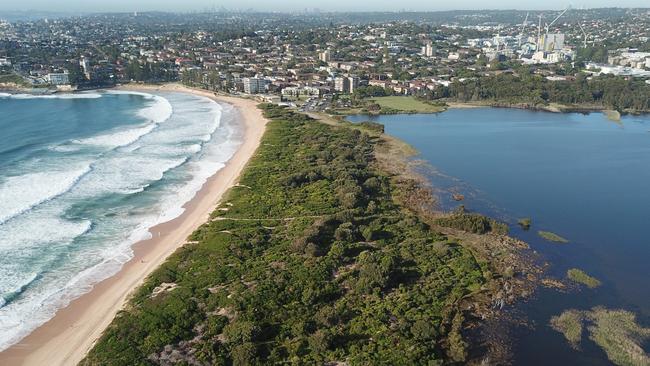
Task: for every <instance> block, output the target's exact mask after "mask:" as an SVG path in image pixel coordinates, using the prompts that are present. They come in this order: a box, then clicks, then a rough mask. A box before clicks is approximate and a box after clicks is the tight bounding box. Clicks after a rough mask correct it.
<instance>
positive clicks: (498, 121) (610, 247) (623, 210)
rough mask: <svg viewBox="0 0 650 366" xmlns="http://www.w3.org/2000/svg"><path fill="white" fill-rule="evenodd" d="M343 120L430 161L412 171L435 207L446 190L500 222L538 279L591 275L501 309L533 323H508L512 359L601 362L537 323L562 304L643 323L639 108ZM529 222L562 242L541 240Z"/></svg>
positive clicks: (646, 316) (644, 175) (644, 222)
mask: <svg viewBox="0 0 650 366" xmlns="http://www.w3.org/2000/svg"><path fill="white" fill-rule="evenodd" d="M348 119H349V120H351V121H352V122H360V121H364V120H372V121H374V122H378V123H381V124H384V125H385V129H386V133H388V134H390V135H393V136H395V137H398V138H400V139H402V140H404V141H406V142H408V143H409V144H411V145H412V146H414V147H415V148H416V149H417V150H418V151H419V155H418V156H416V157H415V158H416V159H423V160H425V161H426V162H427V163H428V164H429V165H430V166H431V167H433V168H432V169H426V170H423V171H424V173H426V175H427V177H428V178H429V179H430V180H431V181H432V183H433V186H434V187H436V188H439V189H440V192H438V194H439V196H440V204H441V205H442V207H443V208H445V209H452V208H453V207H455V206H457V205H458V204H459V202H455V201H454V200H453V199H451V195H452V193H456V192H458V193H461V194H463V195H464V196H465V200H464V201H463V202H462V204H464V205H465V206H466V207H467V208H469V209H470V210H474V211H478V212H481V213H484V214H487V215H490V216H493V217H496V218H499V219H502V220H504V221H506V222H508V223H509V224H510V227H511V232H512V234H513V236H515V237H518V238H520V239H522V240H524V241H526V242H528V243H530V244H531V247H532V248H533V249H534V250H536V251H538V252H539V253H541V254H542V257H543V259H544V260H547V261H548V262H549V263H550V264H551V266H550V268H549V271H548V275H549V276H554V277H558V278H562V277H564V276H565V274H566V271H567V270H568V269H569V268H574V267H576V268H581V269H583V270H585V271H586V272H587V273H589V274H591V275H593V276H594V277H596V278H598V279H600V280H601V281H602V282H603V285H602V286H601V287H599V288H596V289H586V288H585V289H582V290H581V291H579V292H570V293H560V292H557V291H555V290H549V289H543V288H542V289H540V290H539V291H538V293H537V295H536V297H535V298H534V299H532V300H530V301H529V302H527V303H523V304H520V305H518V306H517V308H516V309H511V310H510V311H513V312H514V311H523V312H524V313H525V314H526V315H527V317H528V319H529V320H530V321H531V323H532V324H533V327H532V328H526V327H519V328H514V329H511V333H512V335H513V337H512V339H513V342H514V343H513V345H512V346H513V351H514V362H515V364H527V365H536V364H548V362H549V361H557V362H562V363H563V364H574V365H576V364H590V365H594V364H603V365H605V364H610V363H609V362H608V361H607V358H606V356H605V354H604V352H602V351H601V350H600V349H599V348H597V347H596V346H595V345H593V344H591V343H590V342H587V343H585V344H584V347H583V349H582V351H575V350H573V349H571V347H570V346H569V345H568V344H567V342H565V341H564V339H563V338H562V335H561V334H559V333H557V332H555V331H553V330H552V329H551V328H550V327H549V326H548V322H549V320H550V318H551V317H552V316H553V315H557V314H559V313H561V312H562V311H563V310H566V309H569V308H578V309H589V308H591V307H592V306H597V305H604V306H607V307H611V308H623V309H625V310H629V311H632V312H634V313H636V315H637V320H638V321H639V323H641V324H642V325H646V326H647V325H648V324H650V291H648V290H647V280H648V278H649V276H648V269H647V268H648V267H647V263H648V262H649V261H650V236H649V235H648V234H647V228H648V224H649V223H650V188H648V187H649V184H650V117H647V116H624V117H623V118H622V120H621V122H620V123H616V122H612V121H610V120H608V119H607V118H606V117H605V116H604V115H602V114H600V113H592V114H578V113H568V114H555V113H548V112H534V111H526V110H516V109H499V108H476V109H451V110H449V111H447V112H444V113H440V114H416V115H385V116H373V117H369V116H351V117H349V118H348ZM524 217H530V218H532V227H531V229H530V231H524V230H522V229H521V228H519V227H518V225H516V223H517V221H518V219H520V218H524ZM538 231H550V232H554V233H557V234H558V235H560V236H562V237H564V238H567V239H568V240H569V243H567V244H557V243H552V242H548V241H546V240H544V239H542V238H540V237H539V236H538V235H537V232H538ZM646 351H647V350H646Z"/></svg>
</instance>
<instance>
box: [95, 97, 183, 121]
mask: <svg viewBox="0 0 650 366" xmlns="http://www.w3.org/2000/svg"><path fill="white" fill-rule="evenodd" d="M105 93H106V94H115V95H138V96H141V97H143V98H145V99H153V100H154V103H153V104H152V105H150V106H148V107H146V108H143V109H141V110H140V111H138V115H139V116H140V117H142V118H145V119H147V120H149V121H152V122H155V123H161V122H164V121H166V120H168V119H169V117H171V115H172V113H173V112H174V108H173V107H172V105H171V103H169V101H168V100H167V99H165V98H163V97H161V96H159V95H153V94H149V93H143V92H137V91H130V90H108V91H105Z"/></svg>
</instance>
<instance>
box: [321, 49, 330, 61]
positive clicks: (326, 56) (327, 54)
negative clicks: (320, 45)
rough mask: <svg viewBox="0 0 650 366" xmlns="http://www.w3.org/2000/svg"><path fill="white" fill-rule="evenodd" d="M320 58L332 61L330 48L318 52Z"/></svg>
mask: <svg viewBox="0 0 650 366" xmlns="http://www.w3.org/2000/svg"><path fill="white" fill-rule="evenodd" d="M318 59H319V60H320V61H322V62H330V60H331V59H332V55H331V53H330V50H325V51H323V52H320V53H319V54H318Z"/></svg>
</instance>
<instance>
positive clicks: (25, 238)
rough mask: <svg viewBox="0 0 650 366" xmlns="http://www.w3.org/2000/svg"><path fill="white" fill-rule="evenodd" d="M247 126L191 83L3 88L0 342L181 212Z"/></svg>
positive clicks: (98, 276)
mask: <svg viewBox="0 0 650 366" xmlns="http://www.w3.org/2000/svg"><path fill="white" fill-rule="evenodd" d="M242 132H243V131H242V130H241V127H240V125H239V122H238V120H237V112H236V110H235V109H234V108H233V107H232V106H230V105H227V104H218V103H216V102H214V101H212V100H210V99H208V98H204V97H200V96H195V95H190V94H185V93H173V92H164V93H163V92H160V93H158V92H156V93H155V95H154V94H148V93H138V92H130V91H101V92H85V93H78V94H60V95H59V94H57V95H47V96H33V95H9V94H4V93H0V350H3V349H6V348H7V347H9V346H10V345H11V344H14V343H16V342H17V341H19V340H20V339H21V338H22V337H24V336H26V335H27V334H29V332H31V331H32V330H33V329H35V328H36V327H38V326H39V325H41V324H43V323H44V322H46V321H47V320H49V319H50V318H51V317H52V316H53V315H54V314H55V312H56V310H57V309H59V308H61V307H63V306H65V305H66V304H68V303H69V302H70V301H71V300H73V299H74V298H76V297H78V296H80V295H81V294H83V293H85V292H87V291H89V290H90V289H91V287H92V285H93V284H94V283H97V282H99V281H101V280H103V279H105V278H108V277H110V276H111V275H113V274H115V273H116V272H117V271H118V270H119V269H120V268H121V266H122V265H123V264H124V263H125V262H127V261H128V260H129V259H130V258H132V255H133V253H132V250H131V246H132V245H133V244H134V243H136V242H138V241H140V240H143V239H147V238H150V236H151V234H150V233H149V232H148V229H149V228H151V227H152V226H155V225H156V224H159V223H163V222H166V221H169V220H171V219H173V218H175V217H178V216H179V215H180V214H182V212H183V208H182V206H183V205H184V204H185V203H186V202H188V201H189V200H191V199H192V197H193V196H194V195H195V194H196V192H197V191H198V190H199V189H200V188H201V186H202V185H203V183H204V182H205V181H206V180H207V179H208V178H209V177H210V176H211V175H213V174H214V173H215V172H217V171H218V170H219V169H221V168H222V167H223V166H224V165H225V162H226V161H227V160H228V159H229V158H230V157H231V156H232V155H233V154H234V152H235V151H236V149H237V148H238V146H239V145H240V144H241V143H242V139H243V134H242Z"/></svg>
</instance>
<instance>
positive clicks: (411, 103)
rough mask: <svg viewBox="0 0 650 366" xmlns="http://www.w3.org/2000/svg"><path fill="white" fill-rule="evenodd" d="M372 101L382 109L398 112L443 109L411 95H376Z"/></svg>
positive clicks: (432, 111)
mask: <svg viewBox="0 0 650 366" xmlns="http://www.w3.org/2000/svg"><path fill="white" fill-rule="evenodd" d="M372 101H373V102H375V103H377V104H379V105H380V106H381V108H382V109H386V108H388V109H394V110H396V111H399V112H413V113H437V112H442V111H444V110H445V107H443V106H436V105H432V104H428V103H424V102H421V101H419V100H417V99H415V98H413V97H400V96H392V97H377V98H373V99H372Z"/></svg>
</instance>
